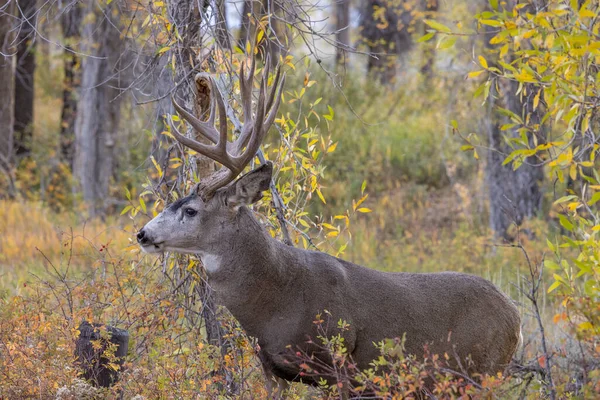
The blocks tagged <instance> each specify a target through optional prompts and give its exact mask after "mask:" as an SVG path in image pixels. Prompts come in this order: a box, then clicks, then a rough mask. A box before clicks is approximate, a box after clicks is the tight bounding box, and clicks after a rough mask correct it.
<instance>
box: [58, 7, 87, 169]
mask: <svg viewBox="0 0 600 400" xmlns="http://www.w3.org/2000/svg"><path fill="white" fill-rule="evenodd" d="M81 21H82V10H81V5H80V4H79V3H75V4H72V5H71V6H70V7H69V9H68V10H64V12H63V15H62V18H61V21H60V23H61V28H62V32H63V36H64V39H65V52H64V71H65V76H64V81H63V105H62V111H61V116H60V155H61V158H62V160H63V161H64V162H65V163H67V164H68V165H69V166H70V167H71V170H73V167H74V158H75V117H76V115H77V93H78V92H79V88H80V85H81V70H80V68H78V67H77V66H78V65H79V63H80V62H81V61H80V59H79V56H78V55H77V53H76V52H75V51H74V49H73V47H72V44H73V43H72V42H73V41H75V40H78V39H79V37H80V36H81V31H80V30H81Z"/></svg>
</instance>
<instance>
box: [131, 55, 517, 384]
mask: <svg viewBox="0 0 600 400" xmlns="http://www.w3.org/2000/svg"><path fill="white" fill-rule="evenodd" d="M267 65H268V63H267ZM254 68H255V67H254V61H253V62H252V65H251V66H250V67H249V68H248V69H249V70H248V71H247V73H244V67H242V69H241V72H240V91H241V99H242V101H241V106H242V111H243V114H244V125H243V129H242V131H241V133H240V135H239V137H238V138H237V139H235V140H234V141H232V142H229V141H228V128H227V119H226V118H227V116H226V110H225V105H224V101H223V98H222V96H221V94H220V92H219V89H218V87H217V85H216V83H215V82H214V80H211V82H212V88H213V90H212V92H213V97H214V99H213V100H212V104H211V113H210V117H209V119H208V121H206V122H205V121H201V120H199V119H197V118H196V117H194V116H193V115H192V114H191V113H190V112H189V111H187V110H185V109H184V108H182V107H181V106H180V105H179V104H177V102H176V101H175V100H174V99H173V103H174V106H175V108H176V109H177V111H178V112H179V113H180V115H181V116H182V117H183V118H184V119H185V120H187V122H188V123H189V124H191V125H192V127H193V128H195V130H196V131H197V132H198V133H199V134H201V135H202V136H204V137H205V138H207V139H208V140H209V141H211V142H212V143H213V144H212V145H209V144H203V143H200V142H198V141H196V140H194V139H191V138H188V137H185V136H183V135H182V134H180V133H179V132H178V131H177V128H176V127H175V126H173V135H174V136H175V138H176V139H177V140H178V141H179V142H180V143H181V144H182V145H184V146H187V147H189V148H191V149H193V150H195V151H196V152H198V153H200V154H203V155H205V156H207V157H209V158H211V159H213V160H214V161H216V162H218V163H220V164H222V166H223V167H222V168H221V169H219V170H218V171H216V172H215V173H214V174H213V175H211V176H209V177H207V178H205V179H203V180H202V181H201V182H200V183H199V184H198V185H197V186H196V187H195V189H194V190H193V191H192V193H191V194H189V195H188V196H187V197H185V198H182V199H180V200H177V201H176V202H174V203H173V204H171V205H170V206H168V207H166V208H165V209H164V211H163V212H161V213H160V214H159V215H158V216H156V217H155V218H154V219H153V220H151V221H150V222H148V223H147V224H146V226H144V227H143V228H142V229H141V230H140V231H139V233H138V234H137V240H138V242H139V244H140V245H141V247H142V248H143V250H144V251H145V252H148V253H160V252H165V251H174V252H179V253H187V254H196V255H199V257H200V259H201V260H202V263H203V265H204V267H205V268H206V273H207V276H208V281H209V283H210V285H211V287H212V289H213V291H214V293H215V294H216V298H217V301H218V302H219V303H220V304H222V305H224V306H225V307H227V309H229V311H230V312H231V313H232V314H233V316H234V317H235V318H237V320H238V321H239V323H240V324H241V325H242V327H243V328H244V329H245V330H246V332H247V333H248V334H249V335H251V336H254V337H256V338H257V339H258V343H259V345H260V354H259V356H260V358H261V361H262V362H263V366H264V367H265V370H266V371H270V372H271V373H272V374H274V375H275V376H276V377H279V378H283V379H284V380H287V381H295V380H300V375H299V372H300V368H299V366H298V365H297V363H294V362H290V359H289V357H288V356H289V354H290V347H289V346H290V345H291V349H293V351H296V349H300V350H302V351H303V352H306V353H307V354H310V355H312V356H313V357H316V358H317V359H318V360H319V361H320V362H324V363H328V362H330V360H329V358H328V357H327V355H325V354H323V353H320V352H318V350H317V348H316V347H315V345H314V343H312V342H310V341H309V338H312V339H313V340H314V339H315V338H316V337H317V331H316V329H317V327H316V326H315V324H314V323H313V321H314V319H315V316H316V315H317V314H318V313H320V312H322V311H324V310H328V312H329V313H331V315H332V316H333V318H335V319H336V320H337V319H342V320H345V321H346V322H347V323H348V324H349V329H348V330H346V331H344V332H343V337H344V340H345V345H346V347H347V351H348V353H349V354H350V356H351V357H352V359H353V360H354V362H355V363H356V365H357V366H358V367H359V368H367V367H369V363H370V362H371V361H372V360H373V359H375V358H377V357H378V356H379V351H378V349H377V348H376V347H375V346H374V342H378V341H381V340H383V339H385V338H395V337H402V336H403V335H406V336H405V337H406V339H405V348H406V352H407V353H408V354H414V355H415V356H417V357H422V356H423V354H424V347H425V346H427V347H428V349H429V351H430V352H431V353H433V354H443V353H447V354H448V355H450V357H451V358H453V357H454V356H456V357H457V358H459V359H460V362H461V365H463V366H467V365H469V367H468V371H469V373H487V374H494V373H496V372H498V371H501V370H502V369H504V368H505V367H506V366H507V364H508V363H509V361H510V360H511V357H512V355H513V353H514V352H515V350H516V348H517V343H518V341H519V337H520V317H519V313H518V311H517V308H516V307H515V305H514V304H513V302H512V301H511V300H510V299H509V298H508V297H507V296H506V295H505V294H503V293H502V292H500V291H499V290H498V289H497V288H496V287H495V286H494V285H493V284H492V283H491V282H489V281H487V280H485V279H483V278H480V277H477V276H473V275H467V274H463V273H457V272H441V273H403V272H398V273H386V272H380V271H377V270H372V269H369V268H365V267H362V266H360V265H356V264H353V263H350V262H347V261H344V260H341V259H339V258H336V257H332V256H330V255H328V254H325V253H321V252H317V251H309V250H303V249H298V248H294V247H292V246H288V245H285V244H283V243H281V242H279V241H278V240H276V239H274V238H272V237H271V236H270V234H269V233H268V232H267V231H266V230H265V229H263V227H262V226H261V225H260V224H259V222H258V221H257V220H256V219H255V217H254V216H253V213H252V211H251V210H250V209H249V208H248V207H247V206H248V205H250V204H252V203H254V202H256V201H257V200H259V199H260V198H261V197H262V192H263V191H265V190H267V189H268V188H269V184H270V181H271V174H272V171H273V166H272V164H271V163H270V162H267V163H265V164H263V165H261V166H260V167H258V168H256V169H255V170H253V171H251V172H249V173H247V174H245V175H243V176H241V177H240V178H239V179H237V180H235V181H234V179H235V178H236V177H237V175H238V174H240V173H241V172H242V171H243V169H244V168H245V167H246V166H247V165H248V164H249V163H250V162H251V160H252V159H253V158H254V157H255V155H256V153H257V151H258V149H259V146H260V144H261V141H262V140H263V138H264V136H265V135H266V133H267V131H268V129H269V127H270V126H271V124H272V123H273V121H274V119H275V114H276V112H277V109H278V107H279V104H280V100H281V92H282V89H283V85H284V80H285V77H284V76H282V74H281V71H280V70H278V71H277V73H276V76H275V78H274V81H273V84H272V87H271V89H270V90H269V89H268V86H269V85H268V83H267V82H268V81H267V80H268V67H266V72H265V73H263V76H262V80H261V84H260V89H259V96H258V100H257V107H256V110H255V111H254V112H253V110H252V88H253V76H254ZM211 79H212V78H211ZM215 105H216V106H215ZM217 111H218V114H219V125H218V129H217V127H216V126H215V118H216V114H217ZM399 264H400V265H399V268H401V267H402V266H401V263H399ZM330 333H331V334H337V333H339V330H337V328H335V327H332V329H331V332H328V334H330ZM467 359H468V360H469V362H468V363H467V362H465V360H467ZM455 365H458V364H455ZM302 380H303V381H304V382H306V383H313V384H314V383H315V382H312V381H311V378H303V379H302Z"/></svg>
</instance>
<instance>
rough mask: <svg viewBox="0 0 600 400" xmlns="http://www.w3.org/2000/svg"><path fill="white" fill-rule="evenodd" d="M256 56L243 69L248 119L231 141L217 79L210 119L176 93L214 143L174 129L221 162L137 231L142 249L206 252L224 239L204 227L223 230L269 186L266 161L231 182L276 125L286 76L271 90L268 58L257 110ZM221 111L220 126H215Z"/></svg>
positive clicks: (242, 88)
mask: <svg viewBox="0 0 600 400" xmlns="http://www.w3.org/2000/svg"><path fill="white" fill-rule="evenodd" d="M254 71H255V61H254V59H253V60H252V64H251V66H250V68H249V70H248V72H247V74H246V73H245V71H244V66H243V65H242V68H241V71H240V92H241V106H242V111H243V114H244V124H243V127H242V129H241V132H240V134H239V136H238V137H237V138H235V139H234V140H232V141H229V140H228V128H227V113H226V109H225V104H224V101H223V97H222V95H221V92H220V90H219V87H218V85H217V83H216V82H215V80H214V79H213V78H212V77H210V78H209V80H210V83H211V87H212V93H213V97H212V98H211V109H210V116H209V118H208V120H207V121H206V122H205V121H201V120H199V119H198V118H196V117H195V116H194V115H192V113H190V112H189V111H187V110H186V109H185V108H183V107H181V106H180V105H179V104H178V103H177V101H175V99H174V98H173V99H172V101H173V105H174V106H175V109H176V110H177V111H178V112H179V114H180V115H181V116H182V117H183V119H184V120H186V121H187V122H188V123H189V124H190V125H192V127H193V128H194V129H195V130H196V132H197V133H199V134H201V135H202V136H204V137H205V138H207V139H208V140H209V141H210V142H212V144H204V143H200V142H199V141H197V140H194V139H192V138H188V137H186V136H184V135H182V134H181V133H180V132H179V131H178V130H177V127H176V126H175V124H173V123H172V124H171V125H172V128H173V129H172V134H173V136H174V137H175V139H177V141H179V142H180V143H181V144H182V145H184V146H186V147H188V148H190V149H192V150H194V151H196V152H198V153H200V154H202V155H204V156H206V157H208V158H210V159H212V160H214V161H216V162H218V163H219V164H221V165H222V167H221V168H220V169H219V170H218V171H216V172H214V173H213V174H212V175H210V176H208V177H205V178H204V179H202V180H201V181H200V183H198V184H197V185H196V186H195V188H194V189H193V191H192V193H191V194H190V195H188V196H187V197H185V198H182V199H180V200H178V201H176V202H174V203H173V204H171V205H170V206H169V207H167V208H166V209H165V210H164V211H163V212H162V213H160V214H159V215H158V216H157V217H156V218H154V219H153V220H152V221H150V222H149V223H148V224H146V226H145V227H144V228H142V230H140V231H139V233H138V234H137V239H138V242H139V244H140V245H141V246H142V249H143V250H144V251H146V252H148V253H156V252H164V251H177V252H180V253H202V252H206V251H208V249H210V248H211V247H212V244H213V243H211V240H222V239H221V238H222V237H223V236H221V235H217V234H211V235H201V234H199V233H200V232H219V231H220V230H222V229H223V227H224V226H227V224H226V223H225V222H227V221H228V220H231V218H233V217H234V216H235V214H236V213H237V211H238V209H239V207H240V206H244V205H249V204H252V203H253V202H255V201H257V200H259V199H260V198H261V197H262V192H263V191H264V190H267V189H268V188H269V183H270V181H271V174H272V171H273V166H272V164H271V163H270V162H267V163H265V164H264V165H262V166H261V167H259V168H257V169H256V170H254V171H251V172H249V173H247V174H246V175H244V176H242V177H241V178H239V179H238V180H236V181H235V182H233V183H231V182H232V181H233V180H234V179H235V178H236V177H237V176H238V175H239V174H240V173H241V172H242V171H243V170H244V168H245V167H246V166H247V165H248V164H249V163H250V162H251V161H252V159H253V158H254V157H255V155H256V152H257V151H258V149H259V147H260V145H261V143H262V141H263V139H264V137H265V135H266V133H267V131H268V130H269V128H270V127H271V125H272V124H273V121H274V120H275V116H276V114H277V110H278V108H279V104H280V102H281V92H282V90H283V85H284V82H285V76H284V75H282V73H281V69H280V68H278V69H277V73H276V74H275V78H274V80H273V84H272V86H271V89H270V90H268V78H269V61H268V60H267V62H266V67H265V69H264V71H263V74H262V78H261V81H260V89H259V93H258V101H257V105H256V109H255V111H254V113H253V111H252V88H253V81H254ZM217 110H218V114H219V125H218V129H217V127H216V126H215V119H216V114H217Z"/></svg>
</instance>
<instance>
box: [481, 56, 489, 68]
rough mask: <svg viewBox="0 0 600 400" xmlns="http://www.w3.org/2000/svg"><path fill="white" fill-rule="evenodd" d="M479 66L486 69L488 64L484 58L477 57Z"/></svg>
mask: <svg viewBox="0 0 600 400" xmlns="http://www.w3.org/2000/svg"><path fill="white" fill-rule="evenodd" d="M479 64H480V65H481V66H482V67H483V68H485V69H487V68H488V63H487V61H485V58H483V56H479Z"/></svg>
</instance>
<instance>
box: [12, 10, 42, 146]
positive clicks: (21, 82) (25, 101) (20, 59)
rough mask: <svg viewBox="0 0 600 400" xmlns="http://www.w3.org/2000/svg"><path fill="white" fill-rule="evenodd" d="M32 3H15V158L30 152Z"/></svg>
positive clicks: (32, 66) (31, 122)
mask: <svg viewBox="0 0 600 400" xmlns="http://www.w3.org/2000/svg"><path fill="white" fill-rule="evenodd" d="M36 6H37V2H36V0H19V8H20V10H21V15H20V19H21V22H20V29H19V35H18V37H17V62H16V68H15V121H14V130H15V148H16V154H17V156H19V157H26V156H28V155H29V154H30V153H31V142H32V136H33V97H34V82H35V81H34V74H35V39H36V38H35V29H34V28H35V26H36V24H37V23H36V16H35V13H36V11H37V8H36Z"/></svg>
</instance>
